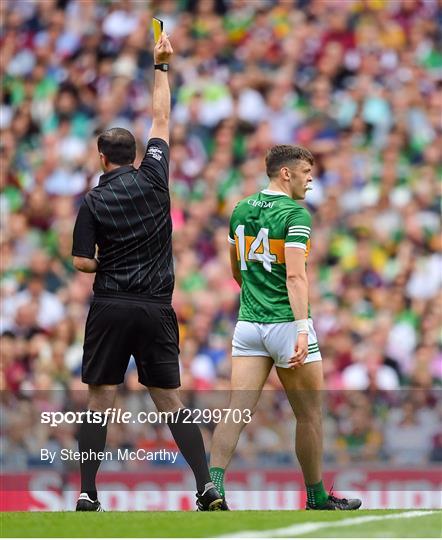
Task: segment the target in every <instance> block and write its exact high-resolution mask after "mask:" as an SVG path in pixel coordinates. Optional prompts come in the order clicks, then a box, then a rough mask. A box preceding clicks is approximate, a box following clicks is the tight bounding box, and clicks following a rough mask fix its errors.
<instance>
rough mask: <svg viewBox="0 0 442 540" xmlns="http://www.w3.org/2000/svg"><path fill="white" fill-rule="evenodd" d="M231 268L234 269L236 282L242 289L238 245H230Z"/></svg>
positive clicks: (233, 273)
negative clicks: (237, 253)
mask: <svg viewBox="0 0 442 540" xmlns="http://www.w3.org/2000/svg"><path fill="white" fill-rule="evenodd" d="M230 268H231V269H232V275H233V277H234V278H235V281H236V282H237V283H238V285H239V286H240V287H241V284H242V277H241V270H240V269H239V265H238V257H237V255H236V245H235V244H230Z"/></svg>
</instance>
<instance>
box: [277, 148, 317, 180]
mask: <svg viewBox="0 0 442 540" xmlns="http://www.w3.org/2000/svg"><path fill="white" fill-rule="evenodd" d="M301 160H303V161H307V162H308V163H310V165H313V163H314V159H313V155H312V153H311V152H310V151H309V150H307V148H303V147H302V146H292V145H290V144H278V145H276V146H272V148H270V150H269V151H268V152H267V155H266V172H267V176H268V177H269V178H272V177H273V176H276V175H277V174H278V173H279V170H280V169H281V167H285V166H286V165H288V164H289V163H291V162H293V161H301Z"/></svg>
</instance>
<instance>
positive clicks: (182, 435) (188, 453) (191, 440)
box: [167, 409, 212, 493]
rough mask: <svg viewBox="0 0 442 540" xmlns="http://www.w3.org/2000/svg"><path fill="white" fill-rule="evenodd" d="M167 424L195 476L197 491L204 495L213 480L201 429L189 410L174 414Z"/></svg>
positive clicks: (181, 410)
mask: <svg viewBox="0 0 442 540" xmlns="http://www.w3.org/2000/svg"><path fill="white" fill-rule="evenodd" d="M184 420H187V422H184ZM167 423H168V426H169V428H170V431H171V432H172V435H173V438H174V439H175V442H176V443H177V446H178V448H179V450H180V452H181V453H182V454H183V456H184V459H185V460H186V461H187V463H188V464H189V467H190V468H191V469H192V471H193V474H194V475H195V480H196V487H197V490H198V491H199V492H200V493H202V492H203V491H204V489H205V486H206V484H207V483H208V482H211V481H212V480H211V478H210V473H209V467H208V465H207V460H206V450H205V448H204V442H203V436H202V435H201V431H200V428H199V427H198V425H197V424H195V423H193V419H192V416H191V414H190V411H189V410H188V409H180V410H179V411H178V412H176V413H174V415H173V420H170V421H169V422H167Z"/></svg>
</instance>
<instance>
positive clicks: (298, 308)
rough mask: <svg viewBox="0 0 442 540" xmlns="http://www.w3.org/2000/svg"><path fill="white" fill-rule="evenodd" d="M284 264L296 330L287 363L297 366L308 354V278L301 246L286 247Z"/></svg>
mask: <svg viewBox="0 0 442 540" xmlns="http://www.w3.org/2000/svg"><path fill="white" fill-rule="evenodd" d="M285 264H286V272H287V278H286V285H287V292H288V296H289V301H290V307H291V308H292V311H293V315H294V317H295V321H296V323H297V330H298V339H297V343H296V348H295V354H294V356H293V357H292V358H291V362H289V364H290V366H291V367H297V366H301V365H302V364H303V363H304V361H305V359H306V358H307V355H308V321H307V318H308V280H307V273H306V270H305V251H304V250H303V249H301V248H296V247H286V248H285Z"/></svg>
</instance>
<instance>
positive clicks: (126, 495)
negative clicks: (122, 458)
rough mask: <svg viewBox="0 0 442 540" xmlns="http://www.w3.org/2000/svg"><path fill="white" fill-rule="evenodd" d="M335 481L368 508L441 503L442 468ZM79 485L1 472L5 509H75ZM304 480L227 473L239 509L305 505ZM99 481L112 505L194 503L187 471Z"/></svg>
mask: <svg viewBox="0 0 442 540" xmlns="http://www.w3.org/2000/svg"><path fill="white" fill-rule="evenodd" d="M333 482H334V484H335V486H344V485H345V486H346V491H345V495H346V496H357V497H360V498H362V499H363V503H364V508H440V507H441V506H442V504H441V502H442V501H441V490H442V471H441V470H440V469H425V470H420V469H396V470H385V469H379V470H373V469H371V470H365V469H360V468H359V469H351V468H349V469H347V470H346V471H342V470H341V471H328V472H327V473H325V475H324V483H325V485H326V486H327V487H329V486H331V484H332V483H333ZM78 485H79V478H78V475H76V474H69V475H66V476H62V475H59V474H58V473H55V472H53V471H38V472H33V473H23V474H4V475H2V477H1V498H0V510H1V511H7V510H30V511H38V510H48V511H57V510H70V509H73V508H74V506H75V501H76V499H77V497H78V490H77V486H78ZM303 485H304V484H303V480H302V475H301V474H300V472H299V471H293V470H287V469H275V470H264V471H258V470H246V471H238V472H232V473H230V474H229V475H228V479H227V487H228V501H229V505H230V507H231V508H232V509H234V510H243V509H255V510H270V509H274V510H290V509H301V508H303V507H304V504H305V496H304V490H303ZM98 487H99V490H100V500H101V502H102V504H103V507H104V508H105V509H107V510H121V511H125V510H194V508H195V495H194V490H193V481H192V476H191V474H190V473H187V472H186V471H181V470H178V471H171V470H164V471H162V470H156V471H152V472H146V473H142V474H140V473H136V474H135V473H122V472H118V473H117V472H115V473H112V472H103V473H101V474H100V477H99V486H98ZM186 488H187V489H186ZM336 491H337V490H336ZM337 492H338V491H337ZM338 493H339V492H338Z"/></svg>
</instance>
